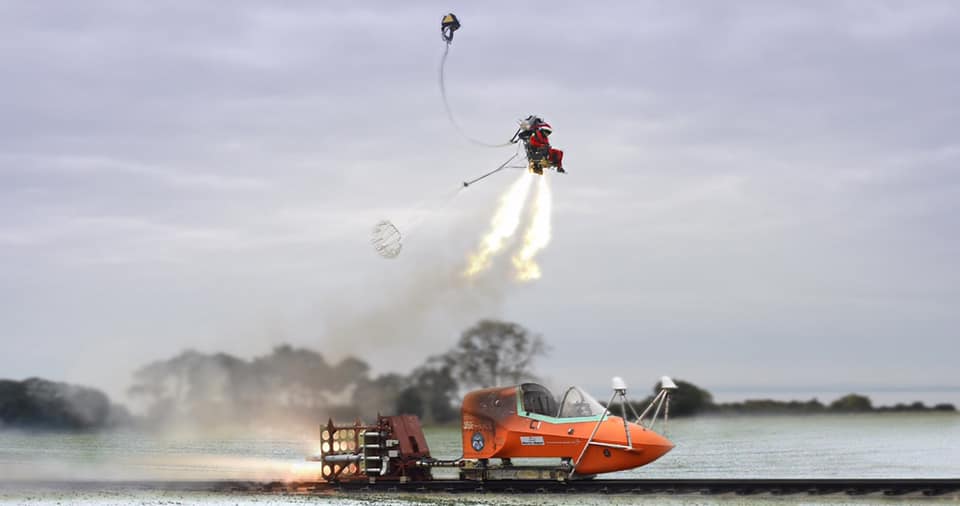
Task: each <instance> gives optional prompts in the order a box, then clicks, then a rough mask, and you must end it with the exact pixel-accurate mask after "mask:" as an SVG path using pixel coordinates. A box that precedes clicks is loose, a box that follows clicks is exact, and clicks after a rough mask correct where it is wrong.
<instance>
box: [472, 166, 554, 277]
mask: <svg viewBox="0 0 960 506" xmlns="http://www.w3.org/2000/svg"><path fill="white" fill-rule="evenodd" d="M532 182H533V176H532V175H530V174H529V173H525V174H524V175H523V176H520V179H518V180H517V181H516V182H515V183H513V184H512V185H510V188H509V189H508V190H507V192H506V193H504V194H503V197H501V198H500V206H499V207H498V208H497V212H496V213H495V214H494V215H493V220H491V222H490V232H488V233H487V235H485V236H484V237H483V240H482V241H481V242H480V246H479V248H478V250H477V252H476V253H474V254H472V255H470V260H469V262H468V264H467V268H466V270H465V271H464V273H463V275H464V276H466V277H468V278H469V277H473V276H476V275H477V274H479V273H481V272H483V271H485V270H487V269H488V268H489V267H490V259H491V257H493V255H495V254H497V253H499V252H500V250H502V249H503V247H504V246H506V244H507V240H508V239H510V238H511V237H513V235H514V234H515V233H516V232H517V227H519V226H520V216H521V214H522V213H523V205H524V203H525V202H526V201H527V195H528V194H529V193H530V183H532ZM541 184H542V183H541Z"/></svg>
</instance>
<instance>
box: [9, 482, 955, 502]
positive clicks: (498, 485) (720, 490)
mask: <svg viewBox="0 0 960 506" xmlns="http://www.w3.org/2000/svg"><path fill="white" fill-rule="evenodd" d="M0 483H4V486H14V487H15V486H18V485H19V486H21V487H23V488H29V489H33V490H37V489H40V490H42V489H54V490H74V491H89V490H125V491H136V490H144V491H149V490H173V491H183V492H225V493H226V492H229V493H238V492H240V493H243V492H249V493H286V494H312V493H326V494H329V493H344V494H351V493H367V492H376V493H400V494H402V493H452V494H463V493H479V494H487V493H489V494H653V495H672V494H700V495H718V494H736V495H760V494H767V495H793V494H804V495H827V494H846V495H851V496H856V495H868V494H878V495H883V496H901V495H908V494H909V495H912V496H954V497H956V498H958V499H960V478H958V479H833V478H828V479H643V480H616V479H599V480H598V479H594V480H574V481H564V482H561V481H549V480H491V481H483V482H480V481H471V480H443V479H438V480H432V481H419V482H408V483H400V482H397V481H377V482H374V483H369V482H365V481H352V482H341V483H328V482H253V481H240V480H233V481H84V482H38V481H31V482H0Z"/></svg>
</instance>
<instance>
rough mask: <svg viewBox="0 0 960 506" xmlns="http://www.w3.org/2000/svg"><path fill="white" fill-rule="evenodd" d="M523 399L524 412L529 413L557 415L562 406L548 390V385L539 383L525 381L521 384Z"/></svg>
mask: <svg viewBox="0 0 960 506" xmlns="http://www.w3.org/2000/svg"><path fill="white" fill-rule="evenodd" d="M520 391H521V392H522V394H523V396H522V400H523V411H524V412H523V413H520V414H521V415H529V414H530V413H536V414H538V415H544V416H557V413H558V412H559V410H560V408H559V406H558V405H557V399H556V397H554V396H553V394H552V393H550V390H547V387H545V386H543V385H538V384H537V383H524V384H522V385H520Z"/></svg>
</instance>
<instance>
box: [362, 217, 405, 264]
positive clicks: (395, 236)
mask: <svg viewBox="0 0 960 506" xmlns="http://www.w3.org/2000/svg"><path fill="white" fill-rule="evenodd" d="M370 244H372V245H373V249H374V250H375V251H376V252H377V254H378V255H380V256H382V257H383V258H397V255H399V254H400V250H401V249H403V238H402V237H401V236H400V230H399V229H397V227H396V225H394V224H393V223H390V222H389V221H387V220H383V221H381V222H380V223H377V224H376V225H374V226H373V234H372V235H371V237H370Z"/></svg>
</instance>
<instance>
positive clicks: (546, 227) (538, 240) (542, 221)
mask: <svg viewBox="0 0 960 506" xmlns="http://www.w3.org/2000/svg"><path fill="white" fill-rule="evenodd" d="M551 200H552V199H551V195H550V186H549V185H548V184H547V178H545V177H541V178H540V182H539V183H537V202H536V206H535V207H534V210H533V219H532V220H531V222H530V228H528V229H527V233H526V234H525V235H524V237H523V247H522V248H521V249H520V251H519V252H518V253H517V254H516V255H514V256H513V266H514V267H515V268H516V269H517V281H521V282H522V281H531V280H534V279H540V275H541V274H540V266H539V265H537V262H535V261H534V258H535V257H536V256H537V253H539V252H540V250H542V249H543V248H546V247H547V245H548V244H550V207H551V205H552V202H551Z"/></svg>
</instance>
